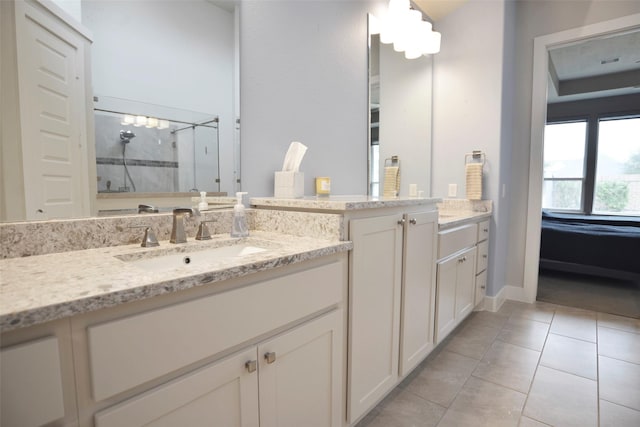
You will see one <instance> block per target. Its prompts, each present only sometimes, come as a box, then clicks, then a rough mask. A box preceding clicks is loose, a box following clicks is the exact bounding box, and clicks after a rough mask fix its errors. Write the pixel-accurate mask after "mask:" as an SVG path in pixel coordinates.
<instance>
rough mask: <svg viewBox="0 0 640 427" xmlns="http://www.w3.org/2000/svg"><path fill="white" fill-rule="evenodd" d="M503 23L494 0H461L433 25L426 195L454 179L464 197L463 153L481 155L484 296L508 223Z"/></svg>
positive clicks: (497, 272) (496, 286) (493, 288)
mask: <svg viewBox="0 0 640 427" xmlns="http://www.w3.org/2000/svg"><path fill="white" fill-rule="evenodd" d="M479 17H481V19H479ZM504 23H505V3H504V1H502V0H500V1H491V2H484V1H483V2H469V3H466V4H465V5H464V6H462V7H460V8H459V9H457V10H456V11H454V12H453V13H452V14H450V15H449V16H447V17H445V18H443V19H442V20H440V21H438V22H436V23H435V25H434V28H435V29H436V30H437V31H440V32H441V33H442V44H441V51H440V53H438V54H437V55H435V58H434V80H433V94H434V99H433V177H432V190H433V191H432V194H433V196H434V197H447V194H448V184H457V186H458V195H457V197H458V198H465V197H466V196H465V192H466V189H465V173H464V171H465V167H464V163H465V154H466V153H470V152H471V151H473V150H482V151H483V152H484V153H485V154H486V159H487V162H486V164H485V168H484V185H483V199H491V200H493V203H494V215H493V217H492V224H491V225H492V231H491V240H490V249H489V250H490V252H489V258H490V264H489V271H488V274H489V276H488V289H487V294H488V295H489V296H494V295H496V294H497V293H498V291H499V290H500V289H501V288H502V287H503V286H504V283H505V271H504V262H503V260H500V259H497V254H502V253H504V251H505V249H504V247H505V246H506V243H505V239H504V238H503V233H502V230H501V229H502V228H503V227H502V225H503V224H506V223H507V222H508V210H507V209H506V204H505V205H503V200H502V199H501V188H500V187H501V184H502V183H503V182H504V181H505V177H504V176H503V175H502V173H501V167H500V166H501V164H502V163H501V162H502V160H503V159H502V155H503V153H502V139H503V135H502V134H503V129H502V102H503V99H502V97H503V75H504V72H503V46H504V41H505V38H506V37H507V36H506V35H505V25H504ZM508 36H511V35H508Z"/></svg>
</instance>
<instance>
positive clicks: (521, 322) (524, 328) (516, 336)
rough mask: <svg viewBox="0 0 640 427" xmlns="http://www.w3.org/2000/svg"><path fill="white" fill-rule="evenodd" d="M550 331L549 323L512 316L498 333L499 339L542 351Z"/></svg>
mask: <svg viewBox="0 0 640 427" xmlns="http://www.w3.org/2000/svg"><path fill="white" fill-rule="evenodd" d="M548 332H549V324H548V323H545V322H539V321H537V320H531V319H527V318H523V317H511V318H510V319H509V321H508V322H507V323H506V324H505V325H504V327H503V328H502V330H501V331H500V333H499V334H498V339H499V340H500V341H504V342H508V343H510V344H515V345H519V346H521V347H526V348H529V349H531V350H536V351H542V348H543V347H544V342H545V340H546V339H547V333H548Z"/></svg>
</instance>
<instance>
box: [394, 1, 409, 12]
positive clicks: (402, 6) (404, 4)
mask: <svg viewBox="0 0 640 427" xmlns="http://www.w3.org/2000/svg"><path fill="white" fill-rule="evenodd" d="M410 6H411V4H410V2H409V0H389V12H391V13H393V12H396V11H405V10H407V9H409V7H410Z"/></svg>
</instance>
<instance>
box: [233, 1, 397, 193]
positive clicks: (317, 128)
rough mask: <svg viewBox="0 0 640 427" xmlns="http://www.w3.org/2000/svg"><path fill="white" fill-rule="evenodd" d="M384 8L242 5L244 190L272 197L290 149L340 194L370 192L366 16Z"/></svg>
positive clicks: (367, 4)
mask: <svg viewBox="0 0 640 427" xmlns="http://www.w3.org/2000/svg"><path fill="white" fill-rule="evenodd" d="M386 4H387V2H386V1H382V0H369V1H364V0H360V1H305V0H298V1H296V0H289V1H246V2H245V1H243V2H242V3H241V10H240V21H241V28H240V44H241V45H240V64H241V65H240V82H241V84H240V109H241V120H242V128H241V134H242V140H241V144H242V147H241V153H242V188H243V189H244V190H245V191H249V192H250V196H271V195H273V172H274V171H276V170H280V169H281V168H282V161H283V159H284V155H285V152H286V150H287V148H288V146H289V144H290V143H291V141H300V142H302V143H303V144H305V145H307V146H308V147H309V149H308V151H307V153H306V155H305V158H304V160H303V161H302V165H301V168H300V170H301V171H302V172H304V174H305V194H307V195H312V194H314V190H315V186H314V183H313V178H314V177H315V176H329V177H331V192H332V194H366V193H367V132H368V114H367V109H368V95H367V94H368V90H367V67H368V66H367V50H368V48H367V13H368V12H375V11H376V10H377V8H378V7H380V5H385V7H386Z"/></svg>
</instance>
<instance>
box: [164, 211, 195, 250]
mask: <svg viewBox="0 0 640 427" xmlns="http://www.w3.org/2000/svg"><path fill="white" fill-rule="evenodd" d="M185 215H186V216H192V215H193V216H200V211H199V210H198V209H190V208H176V209H174V210H173V227H172V228H171V239H170V240H169V241H170V242H171V243H186V242H187V234H186V233H185V231H184V216H185Z"/></svg>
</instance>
